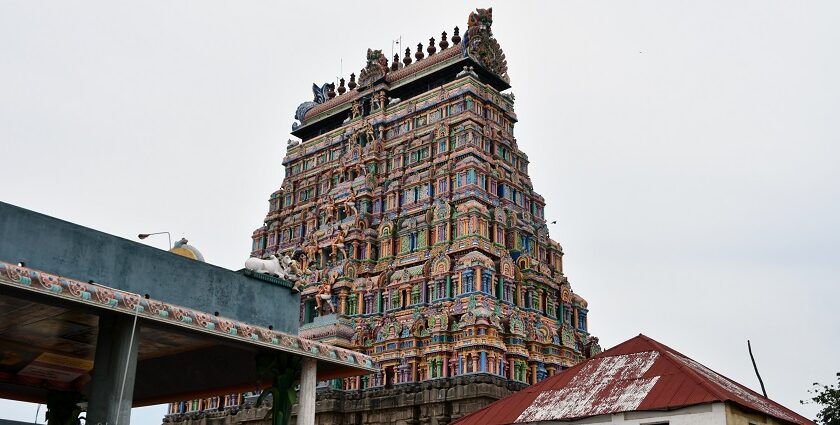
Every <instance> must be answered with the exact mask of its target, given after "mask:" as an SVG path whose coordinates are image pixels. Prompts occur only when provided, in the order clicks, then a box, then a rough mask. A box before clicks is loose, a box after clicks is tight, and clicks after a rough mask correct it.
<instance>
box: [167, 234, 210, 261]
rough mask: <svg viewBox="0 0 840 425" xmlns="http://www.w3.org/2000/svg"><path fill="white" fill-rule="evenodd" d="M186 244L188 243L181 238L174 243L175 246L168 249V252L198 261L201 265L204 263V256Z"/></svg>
mask: <svg viewBox="0 0 840 425" xmlns="http://www.w3.org/2000/svg"><path fill="white" fill-rule="evenodd" d="M187 242H189V241H188V240H186V239H185V238H181V240H180V241H178V242H175V246H174V247H173V248H172V249H170V250H169V252H171V253H173V254H177V255H180V256H182V257H187V258H190V259H193V260H198V261H201V262H202V263H203V262H205V261H204V256H203V255H201V251H199V250H198V249H196V247H194V246H192V245H188V244H187Z"/></svg>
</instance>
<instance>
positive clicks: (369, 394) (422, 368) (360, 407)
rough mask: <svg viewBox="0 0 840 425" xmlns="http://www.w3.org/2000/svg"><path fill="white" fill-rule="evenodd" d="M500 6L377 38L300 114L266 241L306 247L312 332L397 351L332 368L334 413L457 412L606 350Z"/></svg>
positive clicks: (384, 417)
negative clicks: (567, 258) (548, 205)
mask: <svg viewBox="0 0 840 425" xmlns="http://www.w3.org/2000/svg"><path fill="white" fill-rule="evenodd" d="M491 12H492V10H491V9H478V10H477V11H476V12H473V13H471V14H470V16H469V20H468V25H467V30H466V31H465V32H464V34H463V38H462V37H461V35H460V34H459V29H458V28H455V30H454V31H453V34H452V37H451V39H447V34H446V33H445V32H444V33H443V34H442V35H441V38H440V42H439V43H435V39H434V38H432V39H430V40H429V43H428V47H424V45H422V44H418V45H417V49H416V52H415V53H413V54H412V52H411V51H410V49H406V50H405V55H404V57H402V58H401V57H400V55H394V58H393V60H392V61H391V62H390V63H389V61H388V59H387V58H386V57H385V56H384V55H383V54H382V51H381V50H370V49H368V53H367V65H366V66H365V67H364V69H362V70H361V72H360V73H359V75H358V79H357V78H356V75H355V74H351V75H350V79H349V83H347V84H346V85H345V80H344V79H343V78H342V79H341V80H340V81H339V84H338V87H337V88H336V85H335V84H324V85H322V86H321V87H318V86H317V85H314V84H313V91H314V99H313V101H311V102H305V103H303V104H301V105H300V106H299V107H298V110H297V113H296V114H295V118H296V119H297V121H298V122H296V123H295V124H294V125H293V130H292V134H293V135H295V136H297V137H298V138H300V141H289V143H288V149H287V153H286V157H285V158H284V159H283V165H284V167H285V170H286V177H285V179H284V181H283V183H282V185H281V186H280V189H279V190H277V191H276V192H274V193H273V194H272V195H271V197H270V199H269V211H268V214H267V215H266V217H265V220H264V224H263V225H262V226H260V227H259V228H258V229H257V230H256V231H254V233H253V236H252V237H253V251H252V253H251V255H252V256H255V257H269V256H271V255H277V256H278V257H282V256H284V255H289V256H290V257H291V258H294V259H296V260H297V262H298V265H299V267H300V269H301V270H302V271H303V272H302V273H303V277H302V278H301V280H300V283H301V311H300V317H301V324H302V327H301V331H300V333H301V336H304V337H308V338H313V339H318V340H321V341H325V342H329V343H332V344H335V345H339V346H343V347H348V348H352V349H354V350H358V351H362V352H364V353H366V354H369V355H371V356H373V357H374V358H375V359H376V360H377V361H378V362H379V364H380V365H381V368H382V369H381V372H380V373H377V374H374V375H370V376H363V377H359V378H352V379H346V380H336V381H332V382H328V383H324V385H323V386H325V387H327V389H324V390H322V394H321V402H319V407H318V412H319V413H318V422H319V423H345V424H351V423H352V424H355V423H366V424H370V423H395V422H404V423H433V424H434V423H446V422H448V421H450V420H452V419H455V418H457V417H461V416H463V415H465V414H467V413H469V412H471V411H473V410H475V409H477V408H479V407H482V406H484V405H486V404H487V403H489V402H491V401H492V400H493V399H495V398H499V397H502V396H504V395H507V394H509V393H510V392H511V391H514V390H517V389H519V388H521V387H523V386H525V385H526V384H532V383H535V382H538V381H540V380H542V379H544V378H546V377H548V376H551V375H553V374H555V373H557V372H559V371H560V370H562V369H564V368H567V367H569V366H571V365H573V364H575V363H577V362H579V361H581V360H583V359H584V358H587V357H589V356H591V355H594V354H596V353H597V352H599V351H600V347H599V346H598V345H597V338H594V337H591V336H590V335H589V333H588V330H587V311H588V310H587V303H586V301H585V300H584V299H583V298H582V297H580V296H578V295H576V294H575V293H574V292H573V291H572V289H571V286H570V284H569V281H568V279H567V278H566V276H565V275H564V273H563V249H562V247H561V246H560V244H558V243H557V242H555V241H554V240H552V239H551V238H550V237H549V234H548V228H547V226H546V221H545V217H544V206H545V200H544V199H543V197H542V196H540V195H539V194H538V193H537V192H535V191H534V188H533V185H532V183H531V180H530V178H529V177H528V157H527V155H525V153H524V152H522V151H520V150H519V148H518V146H517V142H516V138H515V137H514V135H513V127H514V124H515V123H516V121H517V117H516V114H515V112H514V96H513V94H509V93H505V92H504V91H505V90H507V89H509V88H510V83H509V81H510V80H509V77H508V70H507V63H506V60H505V55H504V53H503V52H502V50H501V48H500V46H499V43H498V42H497V41H496V40H495V39H494V37H493V35H492V33H491V24H492V14H491ZM430 388H436V389H442V390H443V396H440V394H439V393H438V392H434V393H430V392H429V391H425V390H426V389H430ZM459 388H460V389H459ZM425 398H430V399H429V400H425ZM377 400H378V401H377ZM240 402H241V398H240ZM217 404H218V403H217ZM173 408H175V406H173Z"/></svg>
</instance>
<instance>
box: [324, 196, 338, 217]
mask: <svg viewBox="0 0 840 425" xmlns="http://www.w3.org/2000/svg"><path fill="white" fill-rule="evenodd" d="M336 212H337V209H336V207H335V201H333V198H332V196H327V199H326V201H324V223H327V224H329V223H334V222H335V214H336Z"/></svg>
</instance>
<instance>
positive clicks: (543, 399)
mask: <svg viewBox="0 0 840 425" xmlns="http://www.w3.org/2000/svg"><path fill="white" fill-rule="evenodd" d="M727 401H728V402H732V403H735V404H738V405H740V406H742V407H744V408H747V409H750V410H754V411H758V412H762V413H765V414H767V415H770V416H773V417H775V418H777V419H780V420H782V421H785V422H789V423H793V424H798V425H814V423H813V422H812V421H810V420H808V419H806V418H804V417H802V416H801V415H799V414H797V413H796V412H793V411H792V410H790V409H787V408H785V407H784V406H782V405H780V404H778V403H776V402H774V401H772V400H770V399H767V398H764V397H763V396H762V395H760V394H758V393H756V392H755V391H752V390H750V389H749V388H747V387H745V386H743V385H741V384H738V383H737V382H735V381H733V380H731V379H729V378H726V377H724V376H723V375H720V374H718V373H716V372H714V371H712V370H711V369H708V368H707V367H705V366H703V365H701V364H700V363H697V362H696V361H694V360H692V359H690V358H688V357H686V356H684V355H682V354H680V353H679V352H677V351H675V350H673V349H671V348H669V347H667V346H665V345H662V344H660V343H658V342H656V341H654V340H653V339H650V338H648V337H646V336H644V335H639V336H637V337H635V338H632V339H630V340H628V341H625V342H623V343H621V344H619V345H617V346H615V347H613V348H611V349H609V350H607V351H605V352H603V353H601V354H599V355H597V356H595V357H593V358H591V359H589V360H587V361H585V362H582V363H580V364H578V365H576V366H574V367H572V368H571V369H568V370H566V371H563V372H562V373H560V374H558V375H555V376H552V377H551V378H549V379H546V380H544V381H543V382H540V383H538V384H536V385H532V386H530V387H528V388H525V389H523V390H522V391H519V392H518V393H516V394H513V395H511V396H509V397H506V398H503V399H501V400H498V401H496V402H495V403H492V404H490V405H489V406H487V407H485V408H484V409H482V410H479V411H477V412H474V413H472V414H471V415H468V416H465V417H463V418H461V419H460V420H458V421H456V422H454V423H453V425H455V424H457V425H473V424H475V425H501V424H513V423H531V422H541V421H565V420H572V419H578V418H584V417H589V416H596V415H603V414H611V413H621V412H628V411H643V410H672V409H677V408H681V407H687V406H692V405H697V404H704V403H711V402H727Z"/></svg>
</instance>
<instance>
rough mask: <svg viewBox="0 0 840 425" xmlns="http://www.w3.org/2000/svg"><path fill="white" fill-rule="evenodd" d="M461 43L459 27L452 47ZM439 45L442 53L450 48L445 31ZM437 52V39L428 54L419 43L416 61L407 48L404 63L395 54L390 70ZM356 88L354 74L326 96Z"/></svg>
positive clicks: (453, 36)
mask: <svg viewBox="0 0 840 425" xmlns="http://www.w3.org/2000/svg"><path fill="white" fill-rule="evenodd" d="M460 43H461V35H460V30H459V29H458V27H455V29H454V30H453V33H452V44H451V45H452V46H456V45H458V44H460ZM437 45H438V46H439V47H440V50H441V51H443V50H446V49H448V48H449V46H450V43H449V40H447V34H446V31H444V32H442V33H441V34H440V42H438V43H437ZM437 51H438V48H437V47H435V38H434V37H431V38H429V46H428V47H426V54H424V53H423V43H417V51H416V52H415V53H414V59H411V48H410V47H406V48H405V56H403V58H402V61H400V55H399V54H397V53H395V54H394V59H393V61H392V62H391V66H390V70H391V71H396V70H398V69H400V68H402V67H405V66H408V65H411V63H412V62H414V61H415V60H416V61H420V60H422V59H423V58H425V57H426V56H427V54H428V56H432V55H434V54H435V53H437ZM356 87H357V84H356V74H355V73H353V74H350V81H349V82H346V85H345V80H344V78H343V77H342V78H341V79H339V80H338V88H337V89H335V90H333V89H332V87H328V91H327V93H326V95H327V98H328V99H332V98H334V97H335V96H336V95H342V94H344V93H346V92H347V91H348V90H353V89H355V88H356Z"/></svg>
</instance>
